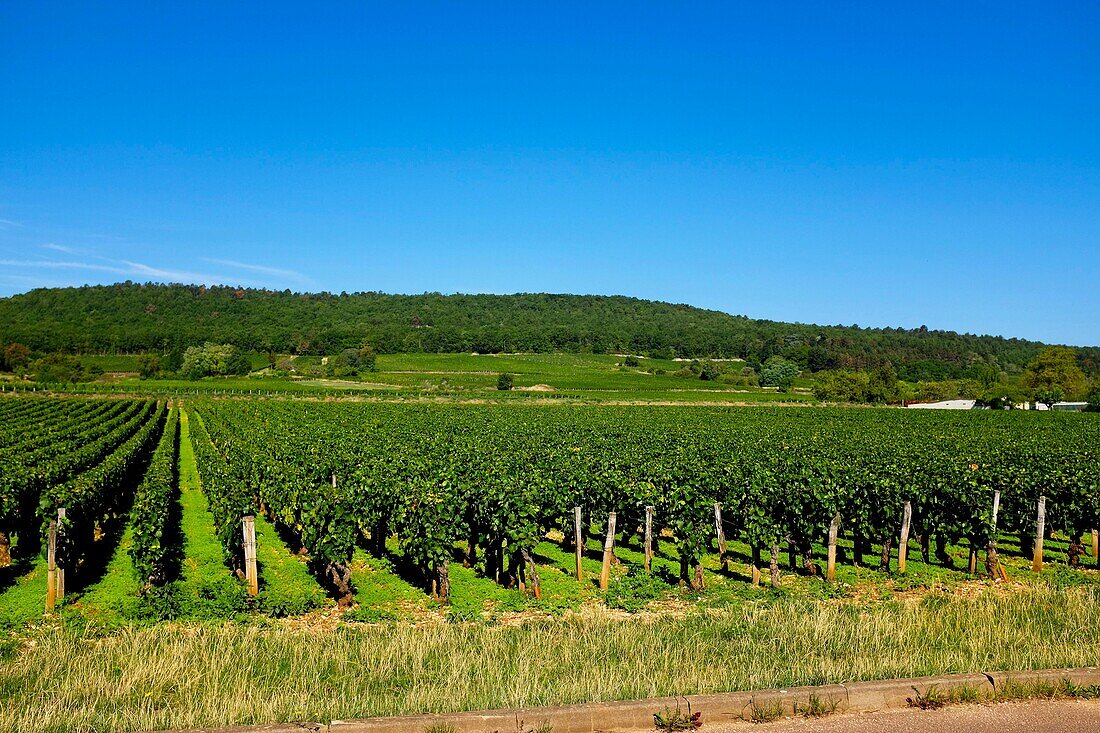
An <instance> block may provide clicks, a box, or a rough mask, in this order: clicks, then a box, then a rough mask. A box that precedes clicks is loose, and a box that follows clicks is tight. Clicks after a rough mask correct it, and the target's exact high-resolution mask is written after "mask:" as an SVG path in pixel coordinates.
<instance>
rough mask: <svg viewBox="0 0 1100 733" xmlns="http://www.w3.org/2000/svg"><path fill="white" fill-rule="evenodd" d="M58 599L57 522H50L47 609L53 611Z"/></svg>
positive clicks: (47, 559) (47, 558)
mask: <svg viewBox="0 0 1100 733" xmlns="http://www.w3.org/2000/svg"><path fill="white" fill-rule="evenodd" d="M56 600H57V522H56V521H51V522H50V533H49V545H48V549H47V550H46V610H47V611H52V610H53V608H54V604H55V603H56Z"/></svg>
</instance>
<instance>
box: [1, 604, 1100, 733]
mask: <svg viewBox="0 0 1100 733" xmlns="http://www.w3.org/2000/svg"><path fill="white" fill-rule="evenodd" d="M1097 618H1100V597H1098V594H1097V592H1096V591H1095V590H1093V589H1091V588H1089V589H1086V588H1068V589H1055V588H1050V587H1043V586H1037V587H1033V588H1028V589H1026V590H1023V591H1021V592H1019V593H1017V594H1013V595H1003V594H1001V593H998V592H995V591H988V592H986V593H984V594H981V595H978V596H976V597H973V598H963V597H947V596H931V597H926V599H925V600H923V601H913V602H908V603H902V602H889V603H877V604H874V605H869V606H863V607H860V606H857V605H854V604H847V603H825V602H811V601H804V600H780V601H777V602H775V603H773V604H769V605H745V606H744V607H741V608H738V609H734V610H728V611H722V612H709V613H696V614H694V615H691V616H689V617H687V618H682V619H674V618H661V619H658V620H655V621H653V622H649V623H640V622H639V621H638V619H637V618H633V619H631V620H627V621H624V620H621V619H617V618H615V617H613V616H612V615H611V614H610V613H608V612H606V611H604V612H599V611H597V612H593V613H591V614H582V615H567V616H565V617H562V618H556V619H552V620H548V621H538V622H532V623H528V624H526V625H523V626H519V627H504V626H490V625H485V624H480V623H473V624H436V625H430V626H426V627H416V626H412V625H405V624H401V625H378V626H346V625H341V626H338V627H336V628H335V629H332V628H330V629H328V630H326V631H318V630H309V629H302V628H301V627H291V626H283V625H276V626H268V627H259V626H242V625H237V624H225V625H217V626H214V625H192V626H160V627H157V628H146V629H134V628H128V629H124V630H122V631H120V632H118V633H116V634H114V635H111V636H107V637H102V638H93V637H89V636H81V635H78V634H74V633H72V632H66V631H64V630H54V631H46V632H41V633H39V634H37V635H36V637H35V639H34V644H33V645H27V646H26V647H24V648H22V649H19V650H18V651H14V652H10V654H11V658H10V659H9V660H6V661H5V663H4V664H2V665H0V729H2V730H11V731H17V732H20V733H22V732H26V733H30V732H31V731H56V730H75V729H81V730H97V731H134V730H148V729H157V728H178V727H190V726H213V725H227V724H247V723H266V722H279V721H287V720H295V719H312V720H320V721H328V720H330V719H332V718H352V717H359V716H369V715H389V714H399V713H414V712H427V711H436V712H439V711H455V710H462V709H479V708H492V707H503V706H530V705H545V704H557V703H577V702H586V701H594V700H613V699H623V698H636V697H646V696H653V695H669V694H679V693H706V692H719V691H729V690H737V689H752V688H765V687H775V686H790V685H799V684H814V683H825V682H842V681H851V680H857V679H872V678H885V677H896V676H914V675H925V674H933V673H946V672H964V671H988V670H997V669H1026V668H1046V667H1060V666H1077V665H1100V624H1098V623H1097Z"/></svg>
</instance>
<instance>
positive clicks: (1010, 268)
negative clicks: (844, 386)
mask: <svg viewBox="0 0 1100 733" xmlns="http://www.w3.org/2000/svg"><path fill="white" fill-rule="evenodd" d="M225 5H231V6H232V7H229V8H226V7H222V6H225ZM331 5H333V6H334V7H330V8H327V9H318V8H317V7H311V6H309V5H307V4H300V5H290V4H282V3H278V2H265V3H255V4H237V3H232V4H227V3H191V2H189V3H171V4H170V3H152V2H144V3H127V2H114V3H109V4H107V3H103V4H100V3H61V4H56V3H21V2H4V3H0V295H8V294H12V293H17V292H22V291H25V290H28V289H30V288H33V287H38V286H54V285H73V284H82V283H86V282H88V283H97V282H103V283H105V282H115V281H119V280H126V279H131V280H135V281H146V280H171V281H185V282H200V281H201V282H207V283H213V282H222V283H229V284H241V285H252V286H264V287H273V288H279V289H282V288H291V289H293V290H329V291H333V292H340V291H342V290H346V291H349V292H350V291H355V290H381V291H386V292H407V293H417V292H424V291H440V292H448V293H449V292H497V293H509V292H532V291H548V292H574V293H605V294H612V293H616V294H618V293H621V294H627V295H634V296H638V297H644V298H653V299H659V300H668V301H673V302H685V303H691V304H693V305H699V306H703V307H709V308H716V309H719V310H724V311H728V312H731V313H738V314H746V315H749V316H752V317H757V318H773V319H781V320H795V321H803V322H816V323H827V324H832V323H843V324H851V323H858V324H860V325H864V326H867V325H874V326H895V325H897V326H904V327H915V326H919V325H921V324H927V325H928V326H929V327H932V328H946V329H955V330H960V331H968V332H976V333H996V334H1004V335H1010V336H1021V337H1028V338H1038V339H1043V340H1047V341H1053V342H1062V343H1071V344H1082V345H1084V344H1088V345H1096V344H1100V303H1098V298H1097V283H1098V282H1100V132H1098V131H1100V42H1098V40H1097V39H1098V38H1100V9H1098V6H1097V4H1095V3H1035V4H1031V5H1025V4H1015V3H1011V2H989V3H976V4H965V3H954V2H951V3H921V4H908V5H906V6H904V7H903V6H902V4H899V3H820V2H812V3H754V4H751V5H750V4H748V3H744V4H743V3H734V2H723V3H714V4H709V3H665V4H657V3H644V2H643V3H637V2H631V3H621V4H620V3H599V4H593V3H576V4H571V3H547V4H544V5H536V4H534V3H505V2H501V3H476V2H475V3H449V4H419V3H388V4H385V5H382V4H378V5H373V6H368V5H366V4H352V3H341V4H331ZM336 5H339V6H340V7H338V8H337V7H335V6H336ZM398 6H400V7H399V9H398ZM594 6H595V7H594Z"/></svg>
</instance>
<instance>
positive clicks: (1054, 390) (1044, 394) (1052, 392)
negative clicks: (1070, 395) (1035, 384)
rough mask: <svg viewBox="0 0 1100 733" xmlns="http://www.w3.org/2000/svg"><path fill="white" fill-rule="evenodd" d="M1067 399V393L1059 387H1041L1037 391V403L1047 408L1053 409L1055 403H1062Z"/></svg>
mask: <svg viewBox="0 0 1100 733" xmlns="http://www.w3.org/2000/svg"><path fill="white" fill-rule="evenodd" d="M1065 398H1066V393H1065V392H1063V391H1062V388H1061V387H1059V386H1057V385H1055V386H1053V387H1040V388H1039V389H1037V390H1036V391H1035V401H1036V402H1040V403H1042V404H1044V405H1046V406H1047V407H1051V406H1052V405H1053V404H1054V403H1055V402H1061V401H1062V400H1064V399H1065Z"/></svg>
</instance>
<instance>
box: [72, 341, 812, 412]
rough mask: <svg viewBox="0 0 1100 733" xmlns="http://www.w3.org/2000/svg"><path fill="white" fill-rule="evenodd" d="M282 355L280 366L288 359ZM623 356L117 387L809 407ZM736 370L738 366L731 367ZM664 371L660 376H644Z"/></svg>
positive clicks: (406, 361)
mask: <svg viewBox="0 0 1100 733" xmlns="http://www.w3.org/2000/svg"><path fill="white" fill-rule="evenodd" d="M83 358H85V359H86V360H88V362H89V363H92V364H97V365H99V366H101V367H102V368H103V369H104V370H105V371H108V372H109V371H124V372H126V371H137V357H136V356H94V357H83ZM289 358H290V357H288V356H280V357H279V359H280V361H281V362H284V363H285V360H287V359H289ZM252 361H253V367H255V368H257V369H260V370H262V369H263V368H264V367H266V365H267V363H268V360H267V357H266V356H263V355H254V358H253V360H252ZM622 361H623V358H622V357H620V356H614V355H608V354H565V353H551V354H499V355H498V354H385V355H381V356H379V357H378V371H377V372H373V373H370V374H365V375H363V376H362V377H360V378H359V379H329V378H324V377H319V376H316V375H309V374H307V372H308V371H309V370H310V369H311V368H315V367H318V366H320V363H321V358H320V357H317V356H308V357H297V358H294V359H292V360H291V361H290V364H291V365H292V366H294V367H296V368H297V369H298V370H299V372H300V374H299V375H292V376H291V377H288V378H283V377H261V376H258V375H257V376H252V377H226V378H210V379H203V380H199V381H189V380H182V379H167V380H141V379H138V378H126V379H123V380H120V381H118V382H117V384H121V385H124V386H126V387H131V388H146V389H150V390H156V391H162V390H194V389H200V390H210V389H212V390H245V391H248V390H262V391H265V392H266V391H279V392H298V393H300V392H307V391H318V392H320V393H324V392H327V391H335V392H339V391H342V390H347V391H353V392H355V393H363V392H364V391H368V392H369V391H378V392H380V393H382V394H386V393H394V394H406V393H415V394H422V393H429V394H441V395H447V396H452V397H459V398H461V397H470V398H478V399H484V398H492V399H523V398H525V397H535V398H538V397H549V396H554V395H558V396H562V395H564V396H568V397H571V398H577V399H585V400H594V401H612V402H622V401H626V402H633V401H639V402H729V403H743V402H744V403H775V402H812V401H813V398H812V396H811V395H810V394H808V392H807V391H806V390H805V387H806V386H807V385H808V384H809V383H808V382H800V383H796V386H795V389H796V390H798V391H794V392H788V393H779V392H776V391H775V390H774V389H762V388H754V387H738V386H735V385H732V384H729V383H725V382H710V381H704V380H701V379H698V378H694V377H685V376H678V375H676V372H677V371H679V370H680V369H682V368H683V367H684V366H685V365H686V362H678V361H673V360H670V359H649V358H639V365H638V366H637V367H624V366H620V364H621V363H622ZM732 364H733V365H734V368H736V365H737V362H733V363H732ZM650 371H653V372H664V373H650ZM502 372H506V373H508V374H511V375H512V376H513V379H514V384H515V388H514V390H513V391H512V392H510V393H504V392H499V391H498V390H497V389H496V384H497V377H498V375H499V374H500V373H502Z"/></svg>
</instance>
